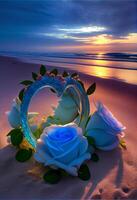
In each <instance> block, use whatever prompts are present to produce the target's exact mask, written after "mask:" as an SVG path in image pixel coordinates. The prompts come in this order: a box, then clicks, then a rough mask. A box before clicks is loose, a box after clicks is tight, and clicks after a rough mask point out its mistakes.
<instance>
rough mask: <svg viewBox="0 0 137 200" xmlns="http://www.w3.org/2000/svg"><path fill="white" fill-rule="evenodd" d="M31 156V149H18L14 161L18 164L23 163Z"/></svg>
mask: <svg viewBox="0 0 137 200" xmlns="http://www.w3.org/2000/svg"><path fill="white" fill-rule="evenodd" d="M31 156H32V149H28V150H27V149H20V150H19V151H18V152H17V153H16V160H17V161H19V162H25V161H27V160H29V159H30V158H31Z"/></svg>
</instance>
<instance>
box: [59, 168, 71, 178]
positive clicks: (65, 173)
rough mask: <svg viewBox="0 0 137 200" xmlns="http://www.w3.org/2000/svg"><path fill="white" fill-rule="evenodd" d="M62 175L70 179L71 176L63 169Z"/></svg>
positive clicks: (61, 170)
mask: <svg viewBox="0 0 137 200" xmlns="http://www.w3.org/2000/svg"><path fill="white" fill-rule="evenodd" d="M60 173H61V176H62V177H68V176H69V174H68V173H67V172H66V171H65V170H63V169H60Z"/></svg>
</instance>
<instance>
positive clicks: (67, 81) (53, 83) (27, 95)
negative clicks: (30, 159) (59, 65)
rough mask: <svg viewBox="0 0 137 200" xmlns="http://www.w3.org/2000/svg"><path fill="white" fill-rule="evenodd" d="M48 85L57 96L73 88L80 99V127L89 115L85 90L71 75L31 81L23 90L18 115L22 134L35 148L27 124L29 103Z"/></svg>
mask: <svg viewBox="0 0 137 200" xmlns="http://www.w3.org/2000/svg"><path fill="white" fill-rule="evenodd" d="M45 87H50V88H52V89H53V90H55V91H56V93H57V96H58V97H61V96H62V95H63V93H64V92H66V90H67V89H69V88H73V89H74V90H75V91H76V93H77V94H78V97H79V99H80V113H79V114H80V120H79V127H81V128H82V129H84V128H85V125H86V122H87V119H88V117H89V111H90V107H89V100H88V97H87V95H86V93H85V90H84V89H83V87H82V86H81V84H80V83H79V82H78V81H77V80H75V79H73V78H72V77H67V78H64V80H62V79H60V77H58V76H55V77H54V76H48V75H45V76H42V77H41V79H40V80H36V81H35V82H33V83H32V84H31V85H30V86H29V87H28V88H27V89H26V91H25V92H24V96H23V100H22V103H21V109H20V116H21V125H22V130H23V133H24V136H25V138H26V140H27V141H28V142H29V143H30V144H31V145H32V146H33V147H34V148H36V145H37V141H36V138H35V137H34V136H33V134H32V131H31V129H30V126H29V122H28V117H27V115H28V108H29V104H30V102H31V99H32V97H33V96H34V95H35V94H36V93H37V92H38V91H39V90H41V89H42V88H45Z"/></svg>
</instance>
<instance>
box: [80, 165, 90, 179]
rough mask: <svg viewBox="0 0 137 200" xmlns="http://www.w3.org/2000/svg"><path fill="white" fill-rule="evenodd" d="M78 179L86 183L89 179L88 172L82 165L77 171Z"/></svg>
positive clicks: (85, 166) (86, 167)
mask: <svg viewBox="0 0 137 200" xmlns="http://www.w3.org/2000/svg"><path fill="white" fill-rule="evenodd" d="M78 177H79V178H80V179H81V180H83V181H87V180H89V179H90V171H89V168H88V166H87V165H86V164H82V165H81V166H80V168H79V170H78Z"/></svg>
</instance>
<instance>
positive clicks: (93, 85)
mask: <svg viewBox="0 0 137 200" xmlns="http://www.w3.org/2000/svg"><path fill="white" fill-rule="evenodd" d="M95 90H96V83H93V84H92V85H91V86H90V87H89V88H88V89H87V95H91V94H93V93H94V92H95Z"/></svg>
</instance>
